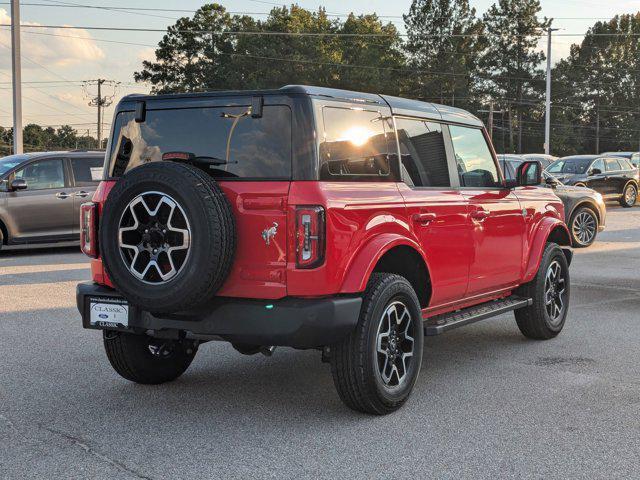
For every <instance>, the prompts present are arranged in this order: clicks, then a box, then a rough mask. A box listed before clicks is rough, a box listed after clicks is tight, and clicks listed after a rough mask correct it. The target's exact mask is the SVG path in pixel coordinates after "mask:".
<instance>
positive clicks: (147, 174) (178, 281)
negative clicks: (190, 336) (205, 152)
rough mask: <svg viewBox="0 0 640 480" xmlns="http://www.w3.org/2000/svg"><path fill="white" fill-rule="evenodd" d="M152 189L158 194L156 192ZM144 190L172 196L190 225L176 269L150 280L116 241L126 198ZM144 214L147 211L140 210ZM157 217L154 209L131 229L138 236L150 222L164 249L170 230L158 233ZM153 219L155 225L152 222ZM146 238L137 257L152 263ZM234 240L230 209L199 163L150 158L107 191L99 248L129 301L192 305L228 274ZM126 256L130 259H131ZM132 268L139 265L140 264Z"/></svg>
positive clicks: (167, 307) (167, 308)
mask: <svg viewBox="0 0 640 480" xmlns="http://www.w3.org/2000/svg"><path fill="white" fill-rule="evenodd" d="M154 192H159V193H158V195H156V194H155V193H154ZM147 195H150V196H154V195H156V197H157V198H159V197H160V196H161V195H166V196H168V197H169V198H170V199H171V200H174V201H175V202H176V203H177V204H178V205H179V206H180V208H181V209H182V211H183V212H184V213H183V216H184V219H185V221H186V222H188V228H190V242H189V244H188V249H187V250H186V251H187V252H188V253H186V254H184V257H183V258H182V262H183V263H182V264H181V265H180V268H179V269H178V268H176V271H177V273H173V275H174V276H173V277H172V278H169V279H167V280H165V279H162V278H160V277H159V276H158V275H156V276H157V278H156V279H152V282H151V283H150V281H149V279H148V278H146V277H143V278H138V277H136V276H134V274H133V273H132V272H131V271H130V270H129V267H128V264H127V263H126V261H127V260H125V256H126V253H121V251H123V252H125V250H124V249H121V248H120V247H119V244H118V240H119V238H118V237H119V228H120V222H121V219H124V218H125V217H124V215H125V212H127V209H128V206H129V204H130V202H132V201H134V199H136V198H139V197H141V196H143V197H144V196H147ZM144 198H149V197H144ZM151 201H153V198H152V199H151ZM158 204H159V203H158ZM156 205H157V204H156ZM164 208H166V207H164ZM149 210H150V209H147V213H148V211H149ZM176 211H177V210H176ZM143 214H144V215H147V214H146V213H145V212H144V211H143ZM159 217H160V214H159V213H158V214H157V215H156V216H155V217H154V216H151V215H147V217H146V218H145V221H146V222H148V223H145V224H144V225H145V226H142V225H143V222H142V221H140V225H141V226H140V228H138V229H136V230H135V231H133V232H131V233H132V234H134V235H140V236H142V235H143V228H146V227H149V228H150V229H151V233H154V232H155V233H157V235H159V239H158V240H154V241H156V242H159V243H160V245H161V248H162V247H164V248H165V251H166V248H167V246H168V243H165V242H167V241H168V240H167V239H169V238H170V237H169V235H175V234H174V233H173V232H169V233H167V230H166V229H165V230H163V234H160V230H162V228H164V227H163V226H162V225H160V226H158V222H161V223H162V221H161V220H159ZM136 220H137V217H136ZM154 222H156V225H153V223H154ZM167 223H170V222H168V220H166V219H165V220H164V224H167ZM136 224H137V223H136ZM183 226H184V225H183ZM167 229H169V228H168V227H167ZM169 230H170V229H169ZM148 231H149V230H145V232H148ZM178 238H181V237H178ZM174 239H175V237H174ZM135 241H137V240H135ZM143 241H145V240H144V238H143V239H142V240H141V242H143ZM146 241H147V243H146V244H145V245H146V248H148V251H142V252H141V253H140V258H142V255H147V257H145V258H142V259H143V260H147V262H148V263H151V262H149V260H148V259H149V258H152V257H151V249H152V248H155V246H153V247H152V246H151V243H149V236H147V239H146ZM183 243H185V242H183ZM235 245H236V231H235V222H234V217H233V212H232V209H231V205H230V204H229V201H228V200H227V198H226V196H225V195H224V193H223V192H222V190H221V189H220V187H219V186H218V184H217V183H216V182H215V180H214V179H213V178H212V177H210V176H209V175H207V174H205V173H204V172H202V171H201V170H199V169H198V168H196V167H193V166H190V165H185V164H179V163H174V162H152V163H148V164H146V165H143V166H140V167H137V168H135V169H133V170H131V171H130V172H128V173H126V174H125V175H124V176H123V177H122V178H121V179H120V180H119V181H118V183H116V185H115V186H114V187H113V190H112V191H111V192H110V193H109V196H108V198H107V201H106V203H105V206H104V214H103V217H102V219H101V222H100V249H101V253H102V259H103V261H104V263H105V268H106V270H107V273H108V274H109V278H110V279H111V281H112V282H113V284H114V285H115V286H116V288H117V289H118V290H119V291H120V292H121V293H122V294H123V295H124V296H125V297H126V298H127V300H128V301H129V302H131V303H132V304H134V305H138V306H140V307H142V308H143V309H144V310H148V311H152V312H157V313H170V312H176V311H181V310H185V309H191V308H194V307H197V306H198V305H201V304H203V303H206V302H207V300H209V299H211V298H212V297H213V295H214V294H215V293H216V291H217V290H218V289H219V288H220V287H221V286H222V284H223V282H224V281H225V279H226V278H227V276H228V274H229V271H230V269H231V265H232V263H233V257H234V254H235ZM160 251H161V249H160ZM129 253H130V250H129ZM131 255H133V254H131ZM160 255H162V254H158V262H159V263H160V262H161V260H160V259H161V257H160ZM162 259H163V260H164V265H165V266H166V265H168V261H167V259H168V257H162ZM128 261H130V263H133V262H132V261H131V260H130V259H128ZM174 263H176V262H174ZM137 269H139V270H143V269H142V268H141V267H138V268H137ZM153 273H154V269H153V268H151V269H149V273H148V274H147V275H149V274H153ZM156 273H157V270H156Z"/></svg>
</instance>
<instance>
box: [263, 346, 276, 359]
mask: <svg viewBox="0 0 640 480" xmlns="http://www.w3.org/2000/svg"><path fill="white" fill-rule="evenodd" d="M275 350H276V347H275V346H273V345H271V346H266V345H263V346H262V347H260V353H261V354H263V355H264V356H265V357H270V356H271V355H273V352H275Z"/></svg>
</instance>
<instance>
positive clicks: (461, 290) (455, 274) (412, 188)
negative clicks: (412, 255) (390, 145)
mask: <svg viewBox="0 0 640 480" xmlns="http://www.w3.org/2000/svg"><path fill="white" fill-rule="evenodd" d="M395 123H396V129H397V132H398V141H399V144H400V157H401V162H400V165H401V172H402V179H403V181H404V182H403V183H401V184H400V186H399V188H400V193H401V194H402V196H403V197H404V200H405V204H406V207H407V214H408V215H407V216H408V218H409V219H410V220H411V224H410V228H411V229H412V231H413V232H414V235H415V236H416V238H418V240H419V242H420V244H421V246H422V249H423V251H424V252H425V254H426V256H427V260H428V262H429V273H430V276H431V286H432V297H431V301H430V305H429V306H430V307H432V308H433V307H438V306H442V305H446V304H448V303H454V302H456V301H458V300H460V299H462V298H463V297H464V294H465V292H466V290H467V282H468V278H469V265H470V259H471V258H472V257H473V240H472V238H471V232H470V230H469V228H468V220H467V201H466V199H465V198H464V196H463V195H462V194H461V192H460V191H459V190H458V189H454V188H452V185H451V175H452V171H451V170H450V167H449V163H448V161H447V152H446V145H447V142H446V140H445V135H446V134H447V132H446V127H444V128H443V126H442V125H441V124H439V123H436V122H433V121H426V120H420V119H413V118H402V117H397V118H396V119H395Z"/></svg>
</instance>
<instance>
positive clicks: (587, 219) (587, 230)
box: [571, 211, 598, 245]
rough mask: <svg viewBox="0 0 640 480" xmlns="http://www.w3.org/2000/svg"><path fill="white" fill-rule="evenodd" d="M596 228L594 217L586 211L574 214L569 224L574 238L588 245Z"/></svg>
mask: <svg viewBox="0 0 640 480" xmlns="http://www.w3.org/2000/svg"><path fill="white" fill-rule="evenodd" d="M597 228H598V226H597V222H596V218H595V217H594V216H593V214H592V213H590V212H588V211H582V212H580V213H579V214H578V215H576V218H574V219H573V225H572V226H571V230H572V231H573V236H574V238H576V239H578V241H579V242H580V243H581V244H583V245H588V244H590V243H591V242H592V241H593V238H594V237H595V236H596V230H597Z"/></svg>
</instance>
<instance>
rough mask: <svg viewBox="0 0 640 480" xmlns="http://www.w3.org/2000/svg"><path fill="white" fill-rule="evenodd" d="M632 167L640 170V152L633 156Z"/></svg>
mask: <svg viewBox="0 0 640 480" xmlns="http://www.w3.org/2000/svg"><path fill="white" fill-rule="evenodd" d="M630 161H631V165H633V166H634V167H636V168H640V152H636V153H634V154H633V155H631V160H630Z"/></svg>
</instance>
